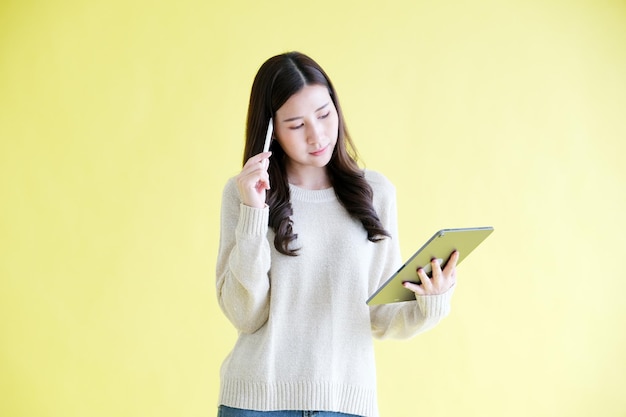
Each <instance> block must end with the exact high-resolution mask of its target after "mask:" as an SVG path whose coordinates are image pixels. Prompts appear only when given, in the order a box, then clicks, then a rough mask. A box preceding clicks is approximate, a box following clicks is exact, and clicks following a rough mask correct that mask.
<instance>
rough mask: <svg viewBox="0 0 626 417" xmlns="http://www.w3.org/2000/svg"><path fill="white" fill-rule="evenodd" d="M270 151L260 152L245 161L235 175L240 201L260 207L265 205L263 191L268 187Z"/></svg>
mask: <svg viewBox="0 0 626 417" xmlns="http://www.w3.org/2000/svg"><path fill="white" fill-rule="evenodd" d="M271 154H272V153H271V152H261V153H260V154H257V155H254V156H253V157H251V158H250V159H248V160H247V161H246V163H245V164H244V166H243V169H242V170H241V172H240V173H239V175H237V187H238V189H239V195H240V197H241V201H242V203H244V204H245V205H247V206H251V207H257V208H262V207H264V206H265V191H266V190H268V189H269V188H270V179H269V173H268V172H267V168H268V167H269V159H268V158H269V157H270V156H271Z"/></svg>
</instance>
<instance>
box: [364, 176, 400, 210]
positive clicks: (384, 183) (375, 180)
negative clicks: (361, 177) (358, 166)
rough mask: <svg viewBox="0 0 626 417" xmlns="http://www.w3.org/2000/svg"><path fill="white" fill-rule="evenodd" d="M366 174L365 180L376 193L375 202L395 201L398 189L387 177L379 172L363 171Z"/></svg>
mask: <svg viewBox="0 0 626 417" xmlns="http://www.w3.org/2000/svg"><path fill="white" fill-rule="evenodd" d="M363 172H364V174H365V180H366V181H367V182H368V184H369V185H370V186H371V187H372V191H373V192H374V200H378V201H381V202H382V201H386V200H395V198H396V187H395V186H394V185H393V183H392V182H391V181H390V180H389V178H387V177H386V176H385V175H383V174H382V173H380V172H378V171H372V170H370V169H365V170H363Z"/></svg>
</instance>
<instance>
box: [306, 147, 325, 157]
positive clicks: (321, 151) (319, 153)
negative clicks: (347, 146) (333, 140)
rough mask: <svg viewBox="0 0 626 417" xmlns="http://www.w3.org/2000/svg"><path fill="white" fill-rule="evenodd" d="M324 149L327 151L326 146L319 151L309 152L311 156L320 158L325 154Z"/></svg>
mask: <svg viewBox="0 0 626 417" xmlns="http://www.w3.org/2000/svg"><path fill="white" fill-rule="evenodd" d="M326 149H328V145H326V146H324V147H323V148H322V149H320V150H319V151H315V152H310V154H311V155H313V156H320V155H322V154H323V153H324V152H326Z"/></svg>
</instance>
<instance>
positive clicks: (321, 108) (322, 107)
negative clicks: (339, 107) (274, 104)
mask: <svg viewBox="0 0 626 417" xmlns="http://www.w3.org/2000/svg"><path fill="white" fill-rule="evenodd" d="M329 104H330V101H329V102H328V103H326V104H324V105H323V106H321V107H320V108H318V109H315V113H317V112H318V111H320V110H323V109H324V107H327V106H328V105H329ZM303 118H304V116H296V117H290V118H289V119H285V120H283V122H293V121H294V120H298V119H303Z"/></svg>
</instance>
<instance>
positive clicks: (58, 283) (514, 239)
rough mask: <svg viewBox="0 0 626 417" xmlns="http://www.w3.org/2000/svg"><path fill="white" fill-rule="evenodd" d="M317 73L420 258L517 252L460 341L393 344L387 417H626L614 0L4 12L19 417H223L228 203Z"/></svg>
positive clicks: (0, 302) (11, 372) (226, 4)
mask: <svg viewBox="0 0 626 417" xmlns="http://www.w3.org/2000/svg"><path fill="white" fill-rule="evenodd" d="M293 49H296V50H301V51H303V52H305V53H308V54H310V55H311V56H313V57H314V58H315V59H316V60H317V61H318V62H319V63H320V64H321V65H322V66H323V67H324V68H325V69H326V70H327V72H328V73H329V74H330V76H331V78H332V79H333V81H334V83H335V86H336V88H337V89H338V91H339V95H340V97H341V100H342V104H343V107H344V112H345V116H346V119H347V122H348V127H349V129H350V131H351V133H352V135H353V137H354V139H355V141H356V143H357V146H358V148H359V150H360V152H361V155H362V157H363V160H364V162H365V164H366V166H367V167H369V168H372V169H375V170H378V171H381V172H383V173H385V174H386V175H387V176H388V177H389V178H390V179H391V180H392V181H393V182H394V183H395V184H396V186H397V189H398V203H399V216H400V225H401V243H402V249H403V255H404V256H408V255H409V254H410V253H411V252H412V250H413V249H415V248H416V247H417V246H418V245H420V244H421V243H422V242H423V241H424V240H425V239H426V238H428V237H429V236H430V235H431V234H432V233H433V232H434V231H435V230H437V229H439V228H446V227H462V226H483V225H492V226H494V227H495V229H496V231H495V233H494V234H493V235H492V236H491V237H489V239H488V240H487V241H486V242H485V243H484V245H483V246H481V247H480V248H479V250H477V251H476V252H475V253H474V254H473V255H472V256H471V257H470V258H468V260H467V261H466V263H464V264H463V265H462V266H461V268H460V270H459V275H460V282H459V285H458V289H457V292H456V294H455V297H454V300H453V311H452V315H451V316H450V317H449V318H448V319H446V320H445V321H444V322H443V323H442V324H441V325H440V326H439V327H438V328H437V329H435V330H433V331H431V332H429V333H426V334H424V335H422V336H420V337H418V338H416V339H413V340H410V341H400V342H398V341H384V342H380V343H379V342H377V344H376V349H377V354H378V356H377V358H378V367H379V386H380V395H379V401H380V408H381V413H382V415H383V416H386V417H414V416H420V415H423V416H481V417H482V416H580V417H583V416H591V415H597V416H605V417H607V416H620V417H623V416H626V395H625V391H624V389H625V387H626V302H624V294H625V293H626V274H625V273H624V264H623V260H624V249H625V248H626V238H625V236H626V234H625V233H626V220H625V219H624V215H625V213H626V187H625V185H626V168H625V165H624V161H623V158H624V155H625V154H626V144H625V143H626V3H624V1H599V0H586V1H554V0H548V1H539V0H531V1H524V0H514V1H508V2H505V1H495V0H492V1H488V0H487V1H471V0H467V1H437V2H435V1H425V0H419V1H413V0H405V1H395V0H390V1H384V2H365V1H337V0H319V1H314V2H293V1H287V0H284V1H271V2H257V1H248V2H245V1H241V0H238V1H223V2H218V1H199V0H177V1H168V2H155V1H148V0H143V1H141V0H112V1H77V0H76V1H72V0H58V1H47V2H46V1H36V0H32V1H28V0H27V1H17V0H14V1H6V0H4V1H3V2H2V3H0V140H1V141H0V415H2V416H7V417H22V416H28V417H44V416H59V417H61V416H62V417H75V416H76V417H78V416H81V417H84V416H89V417H98V416H132V417H139V416H141V417H143V416H147V417H153V416H154V417H157V416H168V417H171V416H189V417H191V416H214V415H216V413H215V411H216V409H215V407H216V401H217V392H218V374H219V366H220V364H221V361H222V360H223V358H224V356H225V355H226V354H227V352H228V350H229V349H230V347H231V345H232V343H233V341H234V338H235V332H234V330H233V329H232V327H231V326H230V324H229V323H228V322H227V320H226V319H225V318H224V317H223V316H222V314H221V313H220V311H219V309H218V307H217V303H216V300H215V294H214V286H213V285H214V262H215V257H216V252H217V241H218V233H219V231H218V216H219V205H220V201H219V200H220V194H221V190H222V186H223V184H224V182H225V181H226V179H227V178H228V177H229V176H231V175H234V174H236V173H237V172H238V169H239V167H240V161H241V155H242V150H243V133H244V121H245V113H246V107H247V100H248V94H249V90H250V86H251V83H252V78H253V76H254V74H255V73H256V70H257V69H258V67H259V66H260V65H261V63H262V62H263V61H264V60H265V59H266V58H268V57H269V56H271V55H274V54H277V53H281V52H284V51H287V50H293ZM322 343H323V341H322Z"/></svg>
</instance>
